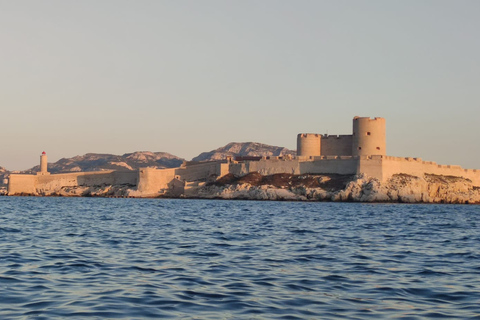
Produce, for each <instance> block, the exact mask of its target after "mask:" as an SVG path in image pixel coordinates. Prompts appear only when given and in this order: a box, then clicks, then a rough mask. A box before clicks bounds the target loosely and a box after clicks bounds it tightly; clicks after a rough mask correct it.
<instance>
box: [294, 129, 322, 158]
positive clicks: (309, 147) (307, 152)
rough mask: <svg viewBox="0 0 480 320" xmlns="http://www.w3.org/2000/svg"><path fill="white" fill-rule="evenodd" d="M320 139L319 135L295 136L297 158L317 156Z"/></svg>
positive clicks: (300, 134) (304, 134)
mask: <svg viewBox="0 0 480 320" xmlns="http://www.w3.org/2000/svg"><path fill="white" fill-rule="evenodd" d="M321 139H322V136H321V135H320V134H316V133H299V134H298V136H297V156H306V157H316V156H319V155H320V145H321Z"/></svg>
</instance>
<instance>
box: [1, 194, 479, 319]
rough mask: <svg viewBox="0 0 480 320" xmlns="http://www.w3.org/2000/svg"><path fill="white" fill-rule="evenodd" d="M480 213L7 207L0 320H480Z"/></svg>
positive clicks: (62, 203) (248, 205) (161, 205)
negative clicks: (439, 319) (433, 319)
mask: <svg viewBox="0 0 480 320" xmlns="http://www.w3.org/2000/svg"><path fill="white" fill-rule="evenodd" d="M479 214H480V207H478V206H454V205H392V204H388V205H383V204H382V205H368V204H353V203H352V204H350V203H300V202H255V201H250V202H246V201H205V200H199V201H197V200H156V199H155V200H152V199H150V200H145V199H144V200H142V199H91V198H90V199H85V198H78V199H77V198H66V199H64V198H21V197H2V198H0V297H1V298H0V318H2V319H3V318H8V319H26V318H32V319H52V318H58V319H60V318H66V317H77V318H82V317H93V318H113V319H117V318H127V319H130V318H135V319H140V318H184V319H240V318H241V319H243V318H246V319H305V318H311V319H318V318H323V319H328V318H338V319H366V318H376V319H378V318H404V319H424V318H456V319H458V318H477V319H478V318H479V317H480V305H479V301H480V288H479V285H480V264H479V261H480V259H479V258H480V230H479V229H480V228H479V223H478V220H479V219H478V218H479V217H480V216H479Z"/></svg>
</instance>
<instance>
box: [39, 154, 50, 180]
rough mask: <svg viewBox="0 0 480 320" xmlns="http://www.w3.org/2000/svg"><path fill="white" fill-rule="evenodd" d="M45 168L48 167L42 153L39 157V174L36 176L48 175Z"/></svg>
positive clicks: (44, 155) (46, 159)
mask: <svg viewBox="0 0 480 320" xmlns="http://www.w3.org/2000/svg"><path fill="white" fill-rule="evenodd" d="M47 166H48V158H47V153H46V152H45V151H43V152H42V155H41V156H40V172H39V173H38V174H40V175H45V174H49V173H48V170H47Z"/></svg>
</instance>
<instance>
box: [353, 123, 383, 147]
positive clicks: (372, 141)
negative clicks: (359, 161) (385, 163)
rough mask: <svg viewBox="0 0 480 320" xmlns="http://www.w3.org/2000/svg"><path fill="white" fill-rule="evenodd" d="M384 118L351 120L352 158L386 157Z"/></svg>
mask: <svg viewBox="0 0 480 320" xmlns="http://www.w3.org/2000/svg"><path fill="white" fill-rule="evenodd" d="M386 148H387V142H386V130H385V119H384V118H373V119H372V118H369V117H355V118H353V144H352V155H353V156H372V155H383V156H384V155H386V154H387V153H386V152H387V150H386Z"/></svg>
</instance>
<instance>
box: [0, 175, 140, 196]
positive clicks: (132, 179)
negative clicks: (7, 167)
mask: <svg viewBox="0 0 480 320" xmlns="http://www.w3.org/2000/svg"><path fill="white" fill-rule="evenodd" d="M107 184H112V185H122V184H128V185H132V186H135V185H137V184H138V174H137V172H136V171H113V170H109V171H98V172H96V171H95V172H74V173H60V174H54V175H41V174H40V175H27V174H12V175H10V178H9V183H8V194H9V195H15V194H43V193H44V192H46V191H48V192H51V191H52V190H60V189H61V188H62V187H76V186H87V187H93V186H101V185H107Z"/></svg>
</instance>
